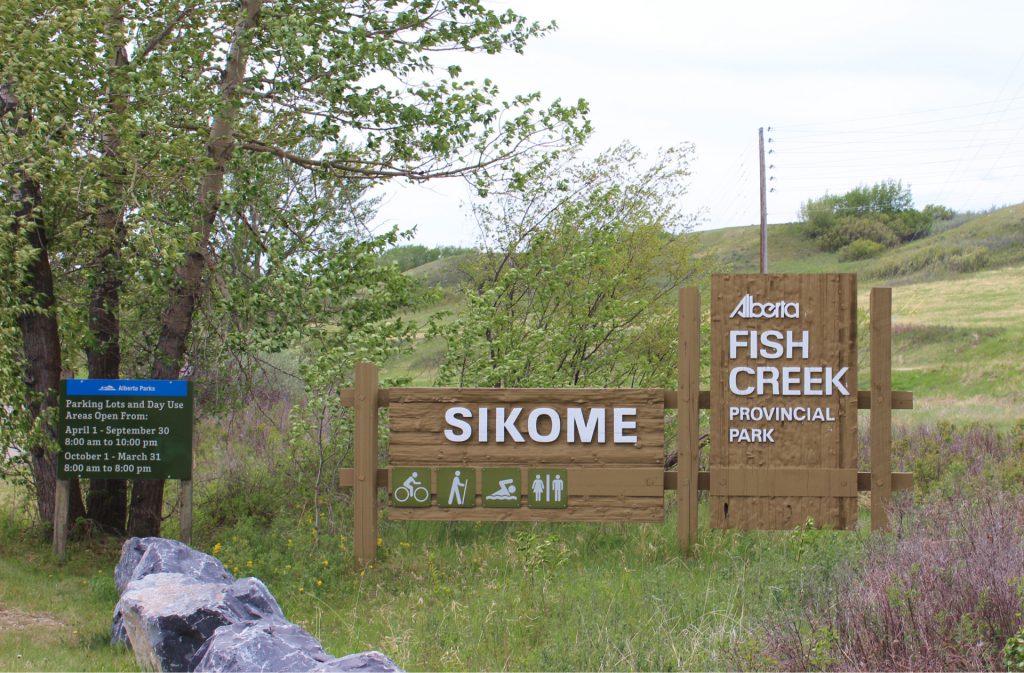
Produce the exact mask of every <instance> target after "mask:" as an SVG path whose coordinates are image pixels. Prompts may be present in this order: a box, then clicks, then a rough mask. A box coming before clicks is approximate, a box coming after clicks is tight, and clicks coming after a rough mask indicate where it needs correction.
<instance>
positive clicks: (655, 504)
mask: <svg viewBox="0 0 1024 673" xmlns="http://www.w3.org/2000/svg"><path fill="white" fill-rule="evenodd" d="M570 481H571V480H570ZM477 500H478V502H477V504H478V505H479V498H478V499H477ZM388 518H389V519H392V520H395V521H591V522H611V521H620V522H633V523H656V522H661V521H664V520H665V509H664V498H662V497H658V498H624V497H602V496H581V497H577V498H575V502H574V501H573V500H572V499H571V500H570V502H569V507H568V508H566V509H529V508H527V507H525V505H524V506H523V507H520V508H518V509H489V508H484V507H480V506H477V507H473V508H470V509H444V508H441V507H427V508H422V509H417V508H411V507H410V508H401V507H390V508H388Z"/></svg>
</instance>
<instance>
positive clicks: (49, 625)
mask: <svg viewBox="0 0 1024 673" xmlns="http://www.w3.org/2000/svg"><path fill="white" fill-rule="evenodd" d="M64 626H66V624H65V623H64V622H62V621H60V620H59V619H56V618H55V617H53V616H52V615H47V614H32V613H29V612H22V611H21V610H13V609H10V608H6V607H4V606H2V605H0V633H3V632H5V631H17V630H19V629H40V628H42V629H59V628H62V627H64Z"/></svg>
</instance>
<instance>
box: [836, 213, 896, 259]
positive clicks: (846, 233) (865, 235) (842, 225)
mask: <svg viewBox="0 0 1024 673" xmlns="http://www.w3.org/2000/svg"><path fill="white" fill-rule="evenodd" d="M858 240H868V241H873V242H875V243H878V244H879V245H881V246H883V247H887V248H889V247H893V246H895V245H898V244H899V242H900V239H899V236H897V235H896V234H895V233H894V232H893V231H892V229H891V228H890V227H889V225H888V224H887V220H886V219H885V218H882V217H864V216H860V215H850V216H846V217H839V218H836V222H835V224H834V225H833V227H832V228H831V229H830V230H829V231H827V232H825V233H824V234H822V235H821V237H820V238H819V239H818V242H819V243H820V245H821V247H822V248H824V249H825V250H828V251H830V252H835V251H836V250H839V249H841V248H843V247H845V246H847V245H849V244H851V243H853V242H854V241H858Z"/></svg>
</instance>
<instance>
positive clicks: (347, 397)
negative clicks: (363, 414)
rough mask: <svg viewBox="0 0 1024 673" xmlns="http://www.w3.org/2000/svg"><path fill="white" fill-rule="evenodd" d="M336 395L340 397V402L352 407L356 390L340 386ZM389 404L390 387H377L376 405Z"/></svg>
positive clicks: (383, 405) (384, 405)
mask: <svg viewBox="0 0 1024 673" xmlns="http://www.w3.org/2000/svg"><path fill="white" fill-rule="evenodd" d="M338 396H339V397H340V398H341V403H342V405H343V406H346V407H354V406H355V405H356V391H355V388H342V389H341V390H339V391H338ZM390 404H391V389H390V388H379V389H378V390H377V406H378V407H387V406H388V405H390Z"/></svg>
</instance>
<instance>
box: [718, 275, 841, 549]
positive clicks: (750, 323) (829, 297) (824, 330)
mask: <svg viewBox="0 0 1024 673" xmlns="http://www.w3.org/2000/svg"><path fill="white" fill-rule="evenodd" d="M855 282H856V280H855V277H854V276H853V275H851V274H764V275H753V274H751V275H744V276H732V275H716V276H713V277H712V311H711V332H712V345H711V346H712V347H711V351H712V377H711V394H712V397H713V399H714V403H715V407H714V408H713V409H712V410H711V412H712V413H711V468H712V469H711V472H712V475H713V476H714V475H715V474H716V472H715V471H716V470H720V469H722V468H757V469H763V468H791V467H809V468H810V467H815V468H843V469H853V468H855V467H856V449H857V443H856V424H857V408H858V402H859V395H857V394H856V391H857V374H856V355H857V354H856V327H857V326H856V288H855ZM779 302H785V303H786V304H785V305H786V306H790V307H792V309H793V310H792V311H790V312H789V314H788V315H782V313H783V309H782V308H778V307H780V306H782V304H780V303H779ZM765 316H767V317H765ZM767 330H776V332H775V334H777V335H779V337H778V338H783V337H785V336H786V335H790V336H791V337H792V338H793V339H794V340H795V341H794V343H796V344H797V345H796V346H795V347H794V348H791V349H790V348H787V349H785V351H784V352H782V351H781V350H780V351H776V352H775V353H774V354H773V353H772V347H773V343H774V344H779V343H780V342H779V341H775V342H773V343H772V342H769V343H764V342H760V345H761V346H762V348H757V347H755V346H752V345H751V344H758V343H759V342H758V338H759V336H758V335H761V336H764V335H766V334H767V332H766V331H767ZM734 331H737V332H738V333H740V334H741V337H742V338H741V341H740V342H739V343H740V344H741V347H739V348H736V347H735V346H734V347H732V348H730V344H731V343H732V341H731V340H730V335H731V334H732V333H733V332H734ZM804 336H806V341H804V340H803V337H804ZM743 338H745V341H743V340H742V339H743ZM743 344H746V346H749V347H742V346H743ZM740 367H742V368H744V369H738V368H740ZM759 367H768V368H770V371H767V373H775V374H777V375H778V376H779V377H780V379H781V377H782V376H783V375H784V372H785V371H790V372H795V375H796V376H797V377H798V378H797V379H796V380H798V381H799V380H803V377H807V380H809V381H812V383H811V385H812V386H813V385H814V384H813V381H814V379H813V378H810V377H812V376H813V373H812V372H813V371H814V370H805V369H804V368H805V367H830V368H832V371H835V372H839V371H844V370H843V368H845V371H844V373H843V374H842V375H841V378H842V385H843V386H844V387H845V388H846V389H847V390H848V391H850V392H849V393H848V394H846V395H843V394H841V393H840V392H836V393H834V394H830V395H828V396H824V395H822V394H820V391H821V390H822V389H823V388H824V386H822V385H818V386H817V389H816V390H815V389H813V388H812V389H811V390H810V391H808V390H807V389H806V388H802V387H800V386H798V385H794V386H793V392H790V391H787V390H773V389H772V388H771V386H770V385H769V386H767V387H766V388H765V389H764V390H763V391H762V392H761V393H760V394H759V393H758V392H757V391H756V390H755V391H752V392H748V391H747V390H745V388H746V387H747V386H749V385H752V384H753V382H754V381H755V373H756V372H757V371H759V370H758V369H757V368H759ZM784 367H789V368H792V369H790V370H783V369H782V368H784ZM817 371H818V372H819V373H818V374H817V376H819V377H820V376H823V373H822V370H820V369H819V370H817ZM735 372H739V378H737V379H736V381H734V382H733V384H730V380H731V379H730V377H731V373H735ZM768 380H769V381H770V380H771V379H768ZM819 383H820V382H819ZM783 385H785V384H783V383H781V382H780V383H779V386H780V387H782V386H783ZM815 392H819V394H817V395H815V394H814V393H815ZM758 407H760V408H764V409H766V410H767V411H772V410H775V409H792V408H798V407H802V408H813V409H817V410H825V411H827V416H826V418H827V420H821V421H803V422H801V421H785V422H783V421H770V420H762V421H756V420H741V419H742V416H739V417H737V416H731V414H730V411H731V409H733V408H735V409H738V410H739V411H744V410H748V409H749V410H751V411H754V410H757V409H756V408H758ZM733 428H739V429H741V430H747V431H749V430H751V429H754V430H762V431H763V430H767V429H771V430H772V434H771V435H769V434H767V433H761V434H748V435H744V436H740V437H731V436H730V435H729V431H730V430H731V429H733ZM733 474H734V473H732V472H728V471H726V472H720V473H718V478H717V479H714V480H713V483H712V484H711V491H710V495H711V498H710V511H711V525H712V526H713V527H723V528H725V527H728V528H745V529H757V528H762V527H764V528H778V527H790V523H792V522H796V523H795V524H794V525H798V524H800V523H803V521H805V520H806V519H807V518H813V519H814V520H815V522H816V523H817V524H818V525H822V526H828V527H835V528H848V527H853V526H855V525H856V497H855V492H853V493H851V494H850V495H843V496H841V497H839V496H829V497H828V498H826V501H825V502H822V501H820V500H821V498H819V497H806V498H802V497H797V496H777V497H774V498H769V497H767V496H764V497H761V496H737V495H729V496H725V495H720V493H731V492H732V491H730V490H729V488H728V486H727V484H726V482H727V481H728V479H729V478H730V477H731V476H733ZM735 474H745V473H735ZM720 488H721V490H720ZM744 488H746V486H744ZM794 488H795V487H794ZM847 493H849V491H848V492H847Z"/></svg>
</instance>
